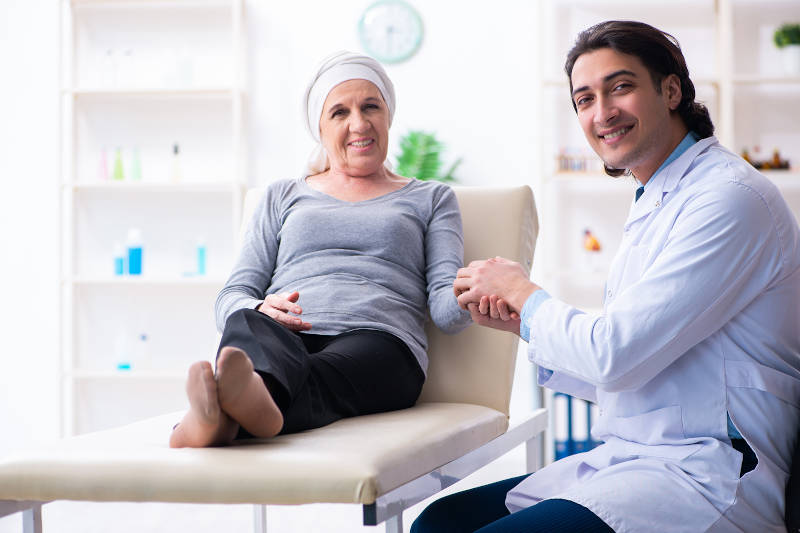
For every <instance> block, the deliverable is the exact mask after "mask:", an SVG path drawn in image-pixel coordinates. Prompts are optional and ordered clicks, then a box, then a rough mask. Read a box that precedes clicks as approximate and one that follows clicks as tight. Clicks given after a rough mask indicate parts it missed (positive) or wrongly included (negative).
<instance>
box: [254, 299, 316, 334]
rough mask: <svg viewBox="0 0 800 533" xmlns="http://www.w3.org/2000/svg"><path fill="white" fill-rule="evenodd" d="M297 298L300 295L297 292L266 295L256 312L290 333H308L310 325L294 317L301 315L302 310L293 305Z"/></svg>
mask: <svg viewBox="0 0 800 533" xmlns="http://www.w3.org/2000/svg"><path fill="white" fill-rule="evenodd" d="M298 298H300V293H299V292H297V291H294V292H281V293H278V294H267V297H266V298H264V303H262V304H261V305H260V306H258V310H259V311H261V312H262V313H264V314H265V315H267V316H268V317H270V318H271V319H273V320H274V321H276V322H278V323H279V324H283V325H284V326H286V327H287V328H289V329H291V330H292V331H308V330H309V329H311V324H309V323H308V322H304V321H303V319H301V318H300V317H299V316H295V315H299V314H302V313H303V308H302V307H300V306H299V305H297V304H296V303H295V302H297V299H298ZM289 313H294V314H289Z"/></svg>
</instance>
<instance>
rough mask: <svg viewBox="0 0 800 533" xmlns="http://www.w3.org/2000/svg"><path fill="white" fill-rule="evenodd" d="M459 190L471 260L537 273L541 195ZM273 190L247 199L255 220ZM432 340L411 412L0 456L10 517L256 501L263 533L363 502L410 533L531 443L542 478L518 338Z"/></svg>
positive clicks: (137, 428) (27, 525) (29, 528)
mask: <svg viewBox="0 0 800 533" xmlns="http://www.w3.org/2000/svg"><path fill="white" fill-rule="evenodd" d="M455 191H456V194H457V196H458V201H459V204H460V206H461V211H462V217H463V221H464V237H465V241H466V243H465V248H466V250H465V256H466V257H465V260H466V262H469V261H471V260H473V259H482V258H486V257H490V256H494V255H502V256H505V257H509V258H513V259H515V260H517V261H519V262H520V263H521V264H523V265H526V266H527V267H530V265H531V260H532V256H533V248H534V243H535V240H536V233H537V230H538V225H537V218H536V208H535V206H534V202H533V195H532V193H531V190H530V188H528V187H515V188H486V187H457V188H455ZM261 192H262V191H261V190H254V191H250V193H249V194H248V195H247V199H246V201H245V209H244V213H245V216H244V218H245V220H247V218H248V216H249V214H250V213H251V212H252V209H253V207H254V205H255V203H256V201H257V199H258V196H260V194H261ZM428 338H429V342H430V346H429V356H430V368H429V372H428V380H427V382H426V383H425V387H424V389H423V391H422V396H421V398H420V400H419V402H418V403H417V405H416V406H414V407H412V408H410V409H405V410H402V411H395V412H390V413H382V414H377V415H369V416H361V417H356V418H350V419H345V420H340V421H338V422H335V423H333V424H331V425H329V426H326V427H323V428H319V429H315V430H311V431H305V432H302V433H298V434H294V435H283V436H279V437H276V438H274V439H271V440H265V441H258V440H254V441H247V442H243V443H241V444H238V445H234V446H230V447H225V448H204V449H177V450H176V449H170V448H169V447H168V444H167V442H168V438H169V434H170V431H171V429H172V426H173V425H174V424H175V423H176V422H177V421H179V420H180V418H181V416H182V413H171V414H168V415H163V416H159V417H156V418H151V419H148V420H144V421H141V422H137V423H134V424H131V425H128V426H124V427H121V428H117V429H112V430H107V431H101V432H97V433H89V434H86V435H81V436H77V437H71V438H67V439H63V440H60V441H57V442H55V443H53V444H52V445H50V446H42V447H39V448H37V449H30V450H25V451H22V452H19V453H16V454H14V455H12V456H9V457H4V458H2V459H0V516H5V515H8V514H11V513H16V512H22V513H23V531H24V532H25V533H38V532H41V531H42V518H41V517H42V515H41V508H42V505H43V504H45V503H47V502H50V501H54V500H82V501H93V502H109V501H116V502H120V501H127V502H176V503H217V504H218V503H239V504H241V503H247V504H254V526H255V530H256V531H257V532H265V531H266V506H267V505H286V504H289V505H292V504H306V503H355V504H361V505H362V506H363V521H364V524H365V525H377V524H380V523H381V522H386V531H388V532H394V533H401V532H402V530H403V527H402V512H403V510H404V509H406V508H408V507H410V506H412V505H414V504H415V503H418V502H420V501H422V500H423V499H425V498H427V497H429V496H431V495H433V494H436V493H437V492H439V491H440V490H442V489H444V488H446V487H448V486H449V485H451V484H453V483H455V482H456V481H458V480H460V479H462V478H464V477H466V476H467V475H469V474H470V473H472V472H474V471H475V470H477V469H478V468H480V467H482V466H484V465H486V464H488V463H489V462H491V461H493V460H494V459H496V458H498V457H500V456H501V455H503V454H504V453H506V452H507V451H509V450H511V449H512V448H514V447H516V446H518V445H520V444H525V445H526V450H527V451H526V457H527V468H528V470H529V471H533V470H535V469H536V468H539V467H540V466H541V464H542V458H543V452H542V449H543V436H544V431H545V428H546V426H547V415H546V412H545V410H544V409H539V410H533V411H532V412H531V413H530V414H528V415H527V416H526V417H524V420H522V421H520V422H519V423H516V422H515V424H514V425H513V426H512V427H509V419H508V410H509V399H510V395H511V385H512V381H513V375H514V366H515V359H516V354H517V337H516V336H515V335H512V334H509V333H502V332H498V331H494V330H490V329H488V328H481V327H478V326H474V325H473V326H470V327H469V328H467V329H466V330H465V331H463V332H461V333H459V334H458V335H454V336H449V335H445V334H443V333H441V332H439V331H438V330H435V328H431V329H430V330H429V331H428ZM111 530H113V525H112V524H109V531H111Z"/></svg>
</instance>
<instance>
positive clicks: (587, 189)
mask: <svg viewBox="0 0 800 533" xmlns="http://www.w3.org/2000/svg"><path fill="white" fill-rule="evenodd" d="M547 186H548V187H554V188H556V189H570V190H572V189H574V190H577V191H578V192H580V193H591V194H620V195H626V196H630V197H631V198H632V197H633V194H634V191H635V190H636V181H634V179H633V177H630V176H619V177H617V178H614V177H611V176H608V175H606V174H604V173H602V172H556V173H553V174H552V175H551V176H550V178H549V179H548V180H547Z"/></svg>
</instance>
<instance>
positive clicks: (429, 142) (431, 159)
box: [395, 130, 461, 182]
mask: <svg viewBox="0 0 800 533" xmlns="http://www.w3.org/2000/svg"><path fill="white" fill-rule="evenodd" d="M443 151H444V145H443V144H442V143H441V142H440V141H439V140H438V139H437V138H436V135H434V134H433V133H428V132H425V131H420V130H412V131H409V132H408V133H407V134H405V135H404V136H403V137H402V138H401V139H400V153H399V154H398V155H397V164H396V165H395V170H396V172H397V173H398V174H400V175H401V176H408V177H410V178H417V179H418V180H437V181H444V182H454V181H456V178H455V177H454V176H453V172H455V170H456V168H457V167H458V165H460V164H461V158H458V159H457V160H456V161H455V162H454V163H453V164H452V165H450V167H449V168H448V169H447V171H446V172H442V171H441V169H442V166H443V164H442V156H441V154H442V152H443Z"/></svg>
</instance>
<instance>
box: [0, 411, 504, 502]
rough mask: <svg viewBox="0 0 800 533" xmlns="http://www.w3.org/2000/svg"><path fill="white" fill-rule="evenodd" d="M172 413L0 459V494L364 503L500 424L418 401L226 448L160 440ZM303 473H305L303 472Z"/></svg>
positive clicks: (495, 416)
mask: <svg viewBox="0 0 800 533" xmlns="http://www.w3.org/2000/svg"><path fill="white" fill-rule="evenodd" d="M181 417H182V413H174V414H169V415H163V416H160V417H157V418H152V419H148V420H145V421H142V422H138V423H135V424H130V425H128V426H124V427H121V428H117V429H113V430H108V431H101V432H97V433H90V434H87V435H82V436H79V437H73V438H69V439H64V440H61V441H58V442H56V443H54V444H53V445H50V446H45V447H41V448H37V449H33V450H26V451H23V452H20V453H17V454H14V455H12V456H9V457H6V458H3V459H2V460H0V500H3V499H7V500H36V501H51V500H88V501H139V502H144V501H159V502H183V503H254V504H258V503H264V504H303V503H316V502H330V503H361V504H370V503H373V502H374V501H375V499H376V498H377V497H378V496H381V495H383V494H385V493H386V492H388V491H390V490H392V489H395V488H397V487H398V486H400V485H402V484H404V483H406V482H408V481H411V480H413V479H416V478H417V477H419V476H421V475H424V474H426V473H428V472H430V471H431V470H433V469H435V468H438V467H439V466H441V465H443V464H446V463H448V462H450V461H452V460H454V459H456V458H458V457H460V456H462V455H464V454H465V453H467V452H469V451H471V450H473V449H475V448H478V447H479V446H481V445H482V444H484V443H486V442H487V441H489V440H491V439H493V438H495V437H497V436H499V435H501V434H503V433H504V432H505V431H506V429H507V427H508V419H507V418H506V416H505V415H504V414H503V413H500V412H498V411H495V410H494V409H491V408H488V407H483V406H480V405H472V404H459V403H438V402H431V403H421V404H418V405H416V406H415V407H412V408H411V409H406V410H403V411H394V412H390V413H382V414H378V415H369V416H362V417H356V418H349V419H345V420H340V421H338V422H335V423H333V424H331V425H329V426H326V427H324V428H320V429H316V430H313V431H308V432H303V433H298V434H293V435H283V436H279V437H276V438H274V439H271V440H268V441H258V440H253V441H243V442H242V443H241V444H238V445H235V446H231V447H226V448H203V449H188V448H185V449H179V450H175V449H170V448H169V447H168V445H167V441H168V438H169V434H170V431H171V430H172V426H173V425H174V424H175V423H176V422H178V421H179V420H180V419H181ZM309 480H313V482H309Z"/></svg>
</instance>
